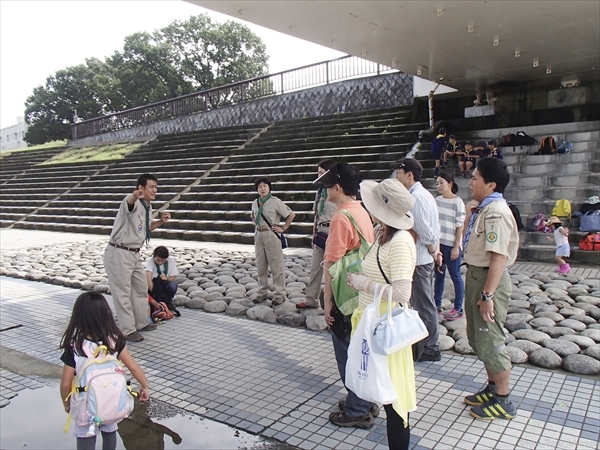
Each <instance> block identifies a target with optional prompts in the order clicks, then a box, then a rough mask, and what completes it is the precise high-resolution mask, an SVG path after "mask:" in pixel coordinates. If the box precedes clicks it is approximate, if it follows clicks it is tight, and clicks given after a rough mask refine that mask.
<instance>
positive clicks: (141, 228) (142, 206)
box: [104, 174, 171, 342]
mask: <svg viewBox="0 0 600 450" xmlns="http://www.w3.org/2000/svg"><path fill="white" fill-rule="evenodd" d="M136 186H137V189H136V190H135V191H133V193H131V194H129V195H128V196H127V197H125V199H123V201H122V202H121V206H120V207H119V212H118V213H117V217H115V223H114V225H113V229H112V232H111V233H110V240H109V242H108V245H107V247H106V250H105V251H104V269H105V270H106V275H107V276H108V284H109V286H110V292H111V294H112V297H113V301H114V305H115V310H116V312H117V319H118V321H119V328H120V329H121V331H122V332H123V334H124V335H125V338H126V339H127V340H128V341H132V342H139V341H143V340H144V337H143V336H142V335H141V334H140V333H139V331H150V330H154V329H156V325H155V324H149V323H148V283H147V282H146V275H145V273H144V267H143V266H142V264H141V262H142V261H141V259H140V248H141V247H142V245H143V244H144V241H148V240H149V239H150V230H154V229H155V228H157V227H159V226H161V225H162V224H164V223H166V222H167V221H168V220H169V219H170V218H171V215H170V214H169V213H167V212H163V213H162V214H161V218H160V220H156V221H154V222H151V220H152V219H151V218H152V206H151V205H150V202H151V201H152V200H154V199H155V198H156V192H157V187H158V180H157V179H156V177H155V176H154V175H150V174H144V175H141V176H140V177H139V178H138V180H137V185H136Z"/></svg>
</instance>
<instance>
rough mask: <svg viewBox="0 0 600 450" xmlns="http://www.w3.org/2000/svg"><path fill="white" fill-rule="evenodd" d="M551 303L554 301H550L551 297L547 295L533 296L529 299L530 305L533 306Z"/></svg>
mask: <svg viewBox="0 0 600 450" xmlns="http://www.w3.org/2000/svg"><path fill="white" fill-rule="evenodd" d="M550 303H552V300H551V299H550V297H547V296H545V295H533V296H531V297H529V304H530V305H531V306H534V305H540V304H542V305H543V304H550Z"/></svg>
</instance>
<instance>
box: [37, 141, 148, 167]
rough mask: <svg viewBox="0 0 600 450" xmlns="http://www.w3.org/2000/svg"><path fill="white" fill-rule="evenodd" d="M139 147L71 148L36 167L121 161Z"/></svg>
mask: <svg viewBox="0 0 600 450" xmlns="http://www.w3.org/2000/svg"><path fill="white" fill-rule="evenodd" d="M141 145H142V144H141V143H136V144H111V145H90V146H86V147H80V148H71V149H69V150H67V151H64V152H62V153H60V154H58V155H55V156H54V157H52V158H50V159H49V160H47V161H44V162H43V163H41V164H38V165H39V166H49V165H52V164H71V163H85V162H100V161H116V160H119V159H123V157H125V155H127V154H129V153H131V152H133V151H135V150H137V149H138V148H140V147H141Z"/></svg>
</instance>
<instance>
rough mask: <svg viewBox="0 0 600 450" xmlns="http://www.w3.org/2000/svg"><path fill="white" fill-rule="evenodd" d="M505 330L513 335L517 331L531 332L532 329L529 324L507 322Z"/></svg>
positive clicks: (513, 321)
mask: <svg viewBox="0 0 600 450" xmlns="http://www.w3.org/2000/svg"><path fill="white" fill-rule="evenodd" d="M504 328H506V329H507V330H508V331H510V332H511V333H512V332H513V331H517V330H531V328H532V327H531V325H529V324H528V323H527V322H522V321H520V320H507V321H506V322H504Z"/></svg>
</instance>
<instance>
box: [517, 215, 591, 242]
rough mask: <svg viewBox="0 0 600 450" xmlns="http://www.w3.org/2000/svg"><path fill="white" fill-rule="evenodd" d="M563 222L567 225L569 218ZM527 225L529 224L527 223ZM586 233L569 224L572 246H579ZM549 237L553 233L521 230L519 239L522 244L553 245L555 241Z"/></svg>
mask: <svg viewBox="0 0 600 450" xmlns="http://www.w3.org/2000/svg"><path fill="white" fill-rule="evenodd" d="M563 223H564V224H565V225H566V226H568V225H569V220H568V219H564V220H563ZM525 226H527V224H525ZM586 235H587V233H585V232H583V231H579V230H578V229H577V228H576V227H574V226H569V243H570V244H571V246H572V247H576V246H578V245H579V241H581V239H583V238H584V237H585V236H586ZM549 237H553V234H552V233H544V232H542V231H521V232H520V233H519V240H520V243H521V245H526V244H535V245H549V246H553V245H554V242H553V241H548V239H546V238H549Z"/></svg>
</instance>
